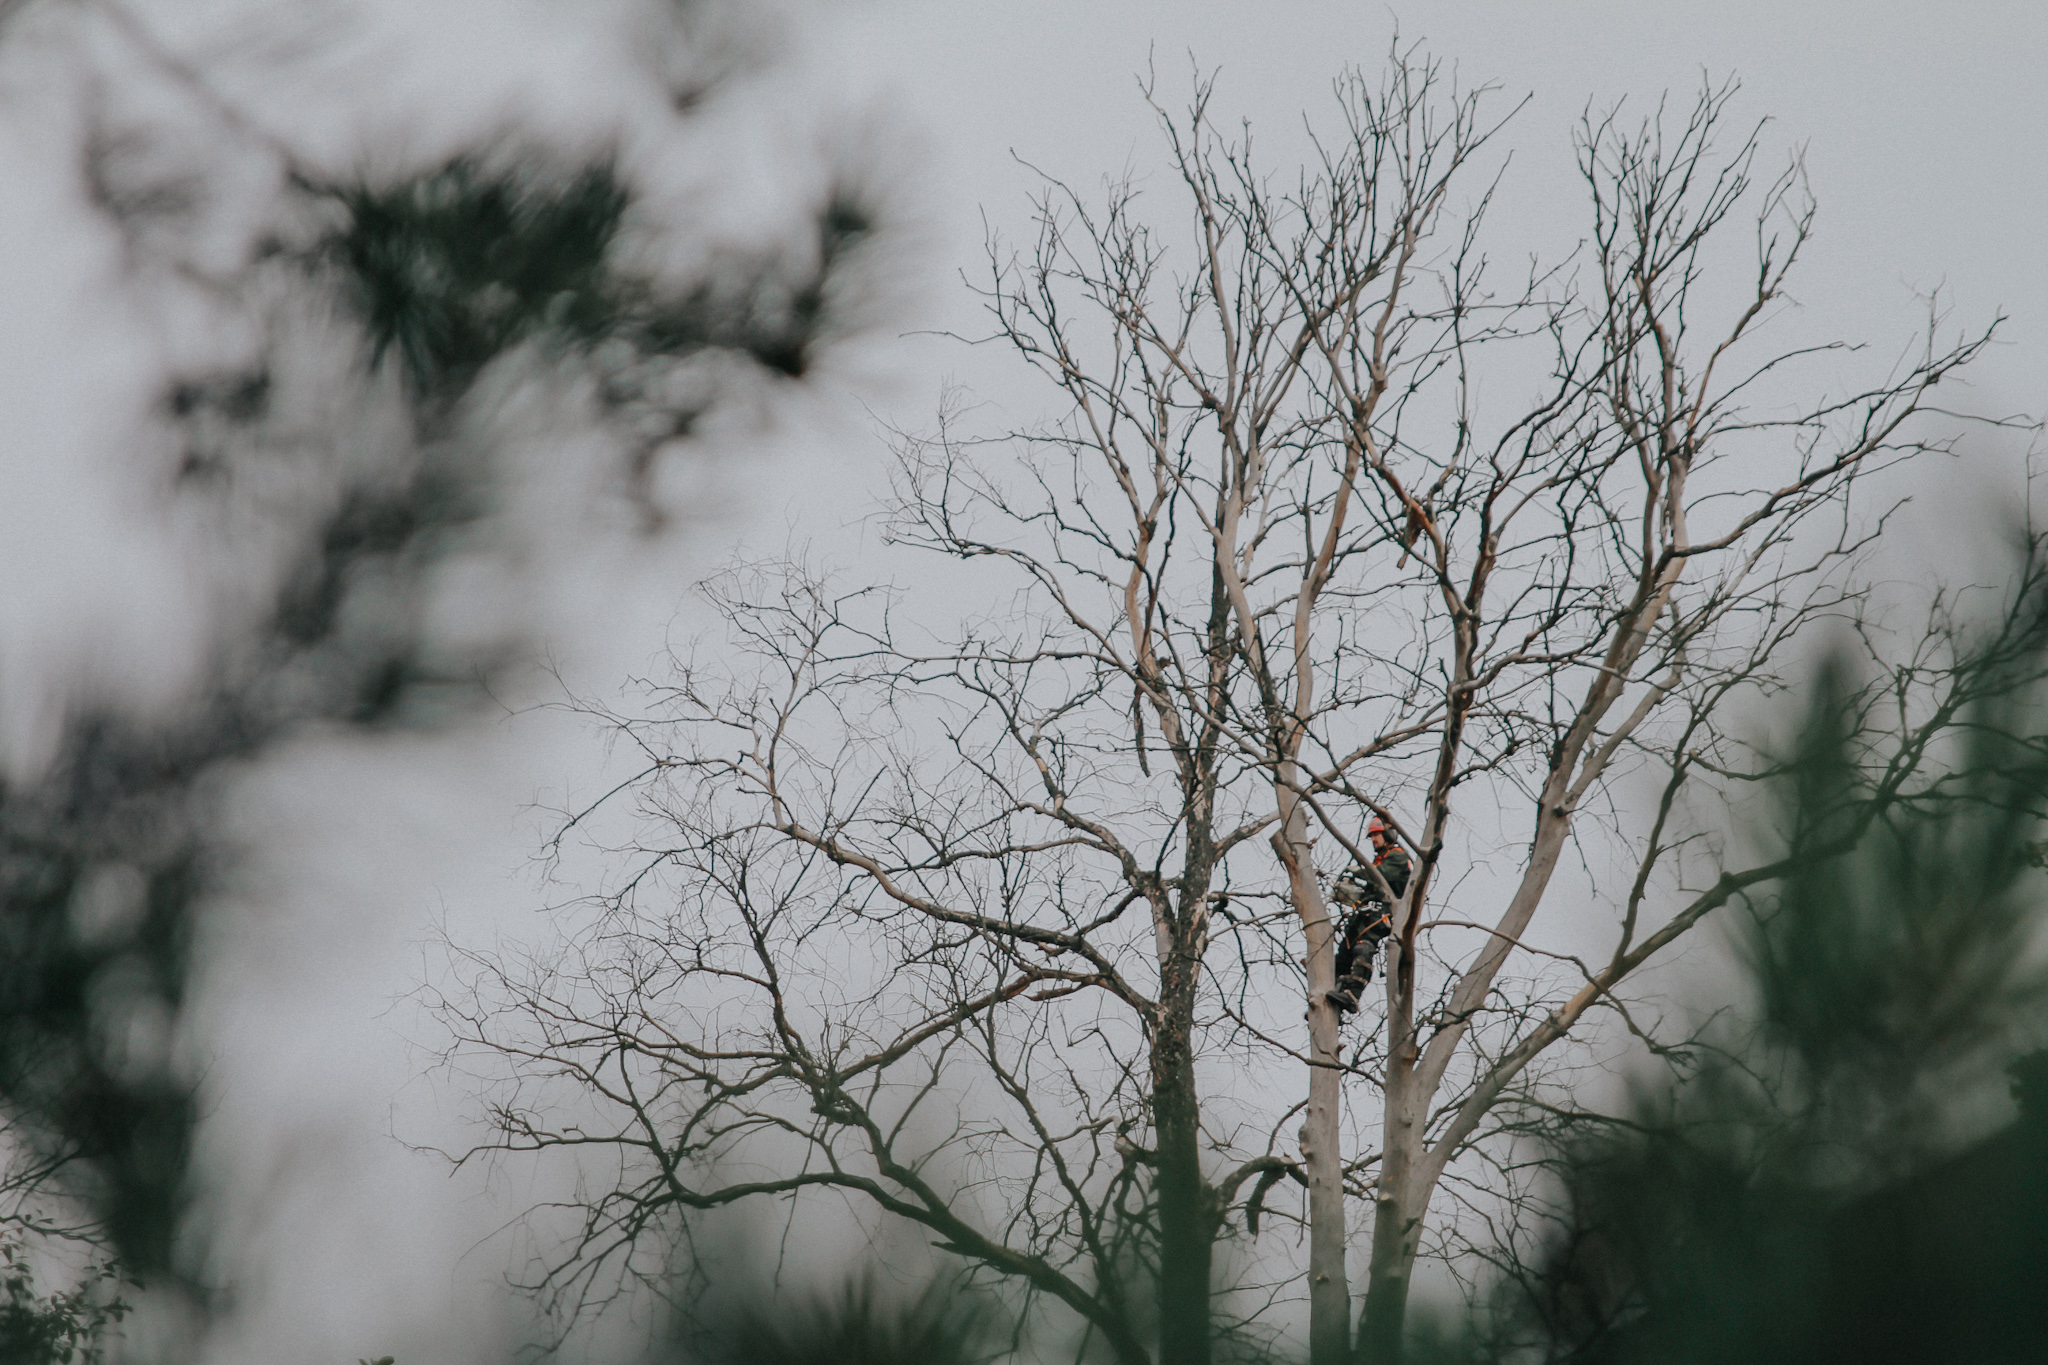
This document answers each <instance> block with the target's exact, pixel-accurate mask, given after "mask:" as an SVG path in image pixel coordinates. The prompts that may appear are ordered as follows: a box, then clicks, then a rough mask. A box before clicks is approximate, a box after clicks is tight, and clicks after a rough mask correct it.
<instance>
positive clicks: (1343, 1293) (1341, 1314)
mask: <svg viewBox="0 0 2048 1365" xmlns="http://www.w3.org/2000/svg"><path fill="white" fill-rule="evenodd" d="M1283 799H1284V798H1283ZM1306 826H1307V821H1306V819H1305V818H1304V817H1303V816H1302V813H1301V810H1300V807H1299V806H1298V805H1295V806H1294V809H1293V810H1292V811H1291V812H1290V814H1289V816H1288V818H1287V819H1286V820H1285V822H1284V823H1283V825H1282V832H1281V833H1279V834H1276V835H1275V836H1274V838H1273V849H1274V852H1276V853H1277V854H1279V855H1280V861H1281V864H1282V865H1283V866H1284V867H1285V868H1286V870H1287V876H1288V882H1289V885H1290V890H1291V892H1292V894H1293V898H1294V906H1295V910H1296V913H1298V914H1299V915H1300V916H1301V921H1302V929H1303V932H1304V936H1305V937H1306V939H1307V941H1308V957H1307V959H1306V966H1307V969H1308V1033H1309V1059H1310V1067H1309V1077H1308V1109H1307V1111H1306V1112H1305V1113H1304V1114H1303V1116H1302V1121H1301V1164H1302V1170H1303V1173H1304V1174H1305V1175H1306V1176H1307V1177H1308V1221H1309V1234H1308V1304H1309V1307H1308V1324H1309V1325H1308V1349H1309V1365H1346V1362H1348V1361H1349V1359H1350V1356H1351V1340H1350V1338H1351V1284H1350V1276H1349V1274H1348V1272H1347V1271H1346V1270H1345V1266H1344V1252H1345V1241H1346V1237H1345V1233H1346V1210H1345V1207H1344V1149H1343V1140H1342V1136H1341V1134H1340V1132H1339V1129H1338V1118H1339V1115H1340V1114H1341V1112H1342V1109H1341V1105H1342V1098H1343V1097H1342V1089H1343V1079H1344V1073H1343V1072H1342V1071H1340V1070H1339V1069H1338V1049H1339V1047H1340V1046H1341V1042H1340V1039H1339V1036H1338V1016H1337V1008H1336V1006H1334V1005H1332V1004H1331V1003H1330V992H1331V990H1333V989H1335V987H1336V985H1337V946H1336V937H1337V936H1336V926H1335V925H1333V924H1332V923H1331V922H1330V914H1329V909H1328V907H1327V906H1326V905H1325V904H1324V903H1323V896H1322V890H1321V888H1320V887H1318V886H1317V885H1316V879H1315V870H1314V868H1313V867H1312V866H1311V865H1310V863H1309V860H1308V839H1307V828H1306Z"/></svg>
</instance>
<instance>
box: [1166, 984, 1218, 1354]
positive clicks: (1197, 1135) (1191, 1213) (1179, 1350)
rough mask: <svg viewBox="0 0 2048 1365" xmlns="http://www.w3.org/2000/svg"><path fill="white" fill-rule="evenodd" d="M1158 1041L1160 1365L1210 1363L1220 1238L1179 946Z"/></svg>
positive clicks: (1189, 989)
mask: <svg viewBox="0 0 2048 1365" xmlns="http://www.w3.org/2000/svg"><path fill="white" fill-rule="evenodd" d="M1162 966H1163V968H1164V970H1163V972H1162V978H1163V979H1162V981H1161V989H1160V993H1159V997H1160V998H1159V1021H1158V1026H1157V1028H1156V1029H1155V1030H1154V1033H1153V1040H1152V1122H1153V1133H1154V1137H1155V1140H1156V1141H1157V1142H1158V1144H1159V1146H1158V1152H1157V1156H1156V1160H1157V1162H1158V1165H1157V1167H1156V1168H1155V1174H1156V1176H1157V1184H1156V1185H1155V1186H1154V1189H1155V1191H1156V1194H1157V1197H1158V1200H1159V1363H1160V1365H1209V1356H1210V1338H1211V1333H1210V1330H1209V1279H1210V1271H1211V1265H1212V1261H1213V1258H1214V1241H1215V1236H1216V1218H1215V1211H1214V1209H1213V1208H1212V1207H1211V1205H1212V1203H1213V1199H1212V1196H1211V1193H1210V1190H1209V1185H1208V1182H1207V1181H1206V1180H1204V1179H1203V1177H1202V1165H1201V1140H1200V1139H1201V1122H1200V1120H1201V1111H1200V1108H1199V1102H1198V1099H1197V1097H1196V1094H1195V1068H1194V1055H1193V1051H1192V1047H1191V1040H1192V1032H1193V1023H1194V1004H1195V984H1196V981H1195V978H1196V964H1195V961H1194V959H1193V957H1192V956H1191V955H1190V954H1188V953H1187V952H1185V951H1183V950H1181V949H1180V948H1179V946H1178V945H1176V950H1175V951H1173V952H1172V953H1170V954H1169V955H1168V957H1167V959H1166V961H1165V962H1164V963H1163V964H1162Z"/></svg>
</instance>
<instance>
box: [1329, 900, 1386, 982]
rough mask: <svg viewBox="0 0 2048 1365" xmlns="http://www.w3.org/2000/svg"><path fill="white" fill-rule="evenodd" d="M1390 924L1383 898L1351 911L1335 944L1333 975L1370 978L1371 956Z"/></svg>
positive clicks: (1339, 978)
mask: <svg viewBox="0 0 2048 1365" xmlns="http://www.w3.org/2000/svg"><path fill="white" fill-rule="evenodd" d="M1393 927H1394V926H1393V920H1392V918H1391V917H1390V916H1389V915H1388V913H1387V906H1386V903H1385V902H1383V901H1374V902H1368V903H1366V904H1365V905H1362V906H1360V907H1359V908H1358V909H1356V910H1354V911H1352V912H1351V916H1350V918H1348V919H1346V920H1345V921H1344V939H1343V941H1342V942H1341V943H1339V944H1338V945H1337V979H1338V980H1340V981H1341V980H1343V979H1344V978H1345V977H1347V976H1348V977H1355V978H1356V979H1358V980H1360V981H1370V980H1372V960H1373V958H1375V957H1377V956H1378V955H1379V951H1380V944H1382V943H1384V942H1386V939H1387V935H1388V934H1389V933H1391V932H1392V931H1393Z"/></svg>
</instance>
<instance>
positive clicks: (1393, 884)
mask: <svg viewBox="0 0 2048 1365" xmlns="http://www.w3.org/2000/svg"><path fill="white" fill-rule="evenodd" d="M1366 834H1367V836H1368V837H1370V838H1371V840H1372V847H1373V856H1372V865H1373V866H1374V867H1375V868H1377V869H1378V870H1379V874H1380V878H1381V879H1382V880H1384V881H1385V882H1386V889H1385V890H1384V891H1383V890H1381V889H1380V886H1379V884H1378V883H1376V882H1375V881H1374V880H1373V878H1372V875H1371V874H1370V873H1368V872H1367V871H1366V870H1365V869H1364V868H1363V867H1359V866H1357V865H1355V864H1354V865H1353V866H1351V867H1349V868H1347V869H1345V871H1344V872H1343V874H1342V875H1340V876H1339V877H1338V878H1337V884H1336V886H1335V887H1334V888H1333V889H1332V893H1331V894H1332V898H1333V899H1334V900H1335V901H1336V902H1337V904H1339V905H1342V906H1347V907H1349V908H1350V910H1351V914H1350V915H1349V916H1348V917H1347V918H1346V919H1345V921H1344V937H1343V939H1342V940H1341V941H1340V942H1339V943H1338V945H1337V989H1335V990H1333V991H1331V992H1330V1003H1331V1004H1333V1005H1335V1006H1336V1007H1337V1008H1338V1009H1339V1010H1341V1011H1343V1012H1344V1013H1345V1014H1350V1013H1352V1012H1353V1011H1355V1010H1356V1009H1357V1008H1358V1001H1359V998H1360V997H1361V996H1362V995H1364V993H1365V987H1366V983H1367V982H1369V981H1371V980H1372V960H1373V958H1374V957H1376V956H1378V954H1379V950H1380V944H1381V943H1382V942H1384V941H1385V940H1386V937H1387V935H1388V934H1390V933H1392V932H1393V928H1394V919H1393V907H1392V906H1391V905H1390V904H1389V902H1388V898H1389V896H1391V897H1392V898H1394V899H1395V900H1398V899H1400V896H1401V893H1402V892H1403V891H1406V890H1407V889H1408V855H1407V854H1406V853H1404V852H1402V851H1401V846H1400V845H1399V844H1397V843H1395V842H1394V840H1393V838H1392V836H1391V835H1389V834H1388V833H1387V824H1386V821H1384V820H1380V819H1374V821H1373V822H1372V824H1371V825H1369V826H1368V827H1367V828H1366Z"/></svg>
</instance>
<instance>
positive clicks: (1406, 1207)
mask: <svg viewBox="0 0 2048 1365" xmlns="http://www.w3.org/2000/svg"><path fill="white" fill-rule="evenodd" d="M1390 956H1391V954H1390ZM1388 966H1389V968H1390V969H1391V968H1392V966H1393V964H1392V963H1391V962H1390V963H1389V964H1388ZM1388 975H1389V977H1390V978H1392V977H1393V972H1392V971H1391V970H1390V971H1389V973H1388ZM1395 989H1398V987H1396V988H1395ZM1403 1003H1406V1002H1405V1001H1404V1002H1403ZM1403 1013H1405V1011H1403ZM1400 1023H1401V1025H1402V1028H1401V1032H1402V1033H1403V1034H1406V1033H1407V1032H1408V1030H1407V1027H1406V1024H1407V1021H1406V1020H1405V1019H1402V1020H1400ZM1396 1047H1397V1050H1396V1051H1395V1053H1394V1055H1392V1056H1391V1057H1390V1058H1389V1060H1388V1065H1387V1093H1386V1106H1387V1109H1386V1142H1385V1146H1384V1148H1383V1149H1382V1151H1381V1153H1380V1173H1379V1179H1378V1180H1376V1181H1375V1182H1374V1183H1373V1191H1374V1200H1373V1220H1372V1259H1371V1261H1370V1263H1369V1264H1368V1266H1367V1269H1366V1281H1365V1308H1364V1311H1363V1312H1362V1313H1361V1314H1360V1317H1359V1324H1358V1355H1359V1359H1360V1360H1362V1361H1364V1362H1366V1363H1367V1365H1392V1362H1395V1361H1398V1360H1400V1358H1401V1344H1402V1334H1403V1330H1404V1327H1405V1323H1406V1319H1407V1314H1408V1288H1409V1281H1410V1278H1411V1276H1412V1274H1413V1272H1414V1268H1415V1253H1416V1250H1417V1248H1418V1247H1419V1245H1420V1244H1421V1241H1422V1212H1421V1211H1422V1210H1423V1209H1424V1208H1425V1207H1427V1205H1428V1192H1427V1191H1426V1190H1423V1189H1420V1188H1418V1187H1419V1185H1420V1183H1421V1182H1420V1180H1419V1179H1418V1177H1420V1176H1421V1175H1422V1174H1423V1172H1422V1170H1421V1167H1422V1165H1423V1160H1422V1123H1421V1107H1422V1100H1423V1098H1424V1097H1423V1096H1422V1095H1421V1093H1420V1087H1419V1086H1418V1085H1417V1084H1416V1080H1417V1078H1416V1075H1415V1056H1414V1047H1413V1043H1412V1041H1411V1040H1409V1039H1407V1038H1405V1037H1403V1038H1402V1039H1400V1040H1399V1041H1398V1043H1397V1045H1396Z"/></svg>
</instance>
